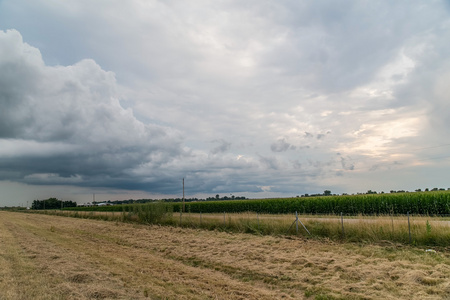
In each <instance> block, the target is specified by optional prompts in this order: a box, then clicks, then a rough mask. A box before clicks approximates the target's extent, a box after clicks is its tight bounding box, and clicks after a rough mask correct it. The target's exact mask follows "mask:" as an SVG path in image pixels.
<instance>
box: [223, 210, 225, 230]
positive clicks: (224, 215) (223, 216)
mask: <svg viewBox="0 0 450 300" xmlns="http://www.w3.org/2000/svg"><path fill="white" fill-rule="evenodd" d="M223 226H224V227H225V212H223Z"/></svg>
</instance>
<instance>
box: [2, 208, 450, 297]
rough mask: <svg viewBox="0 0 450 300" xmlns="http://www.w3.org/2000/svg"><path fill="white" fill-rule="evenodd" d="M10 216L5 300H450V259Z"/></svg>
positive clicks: (389, 247)
mask: <svg viewBox="0 0 450 300" xmlns="http://www.w3.org/2000/svg"><path fill="white" fill-rule="evenodd" d="M437 250H438V251H437V252H436V253H435V252H426V251H425V249H419V248H414V247H409V246H400V245H396V244H392V243H387V244H386V245H383V246H381V245H363V244H340V243H335V242H331V241H326V240H323V241H314V240H304V239H301V238H295V237H294V238H292V237H290V238H285V237H273V236H257V235H250V234H230V233H226V232H217V231H204V230H198V229H186V228H174V227H159V226H145V225H133V224H125V223H120V222H107V221H97V220H86V219H76V218H67V217H58V216H48V215H41V214H23V213H11V212H0V299H2V300H3V299H382V298H384V299H450V254H449V253H448V251H446V250H445V249H437Z"/></svg>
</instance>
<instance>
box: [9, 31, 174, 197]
mask: <svg viewBox="0 0 450 300" xmlns="http://www.w3.org/2000/svg"><path fill="white" fill-rule="evenodd" d="M0 69H1V70H2V72H1V73H0V88H1V89H0V103H1V104H2V109H1V110H0V128H1V129H0V142H1V143H2V145H3V150H0V152H2V153H1V154H2V156H0V167H1V169H2V170H3V172H2V175H1V176H2V177H1V178H0V179H4V180H7V179H11V177H14V178H15V180H18V181H22V182H26V183H31V184H60V183H71V184H75V185H80V186H91V185H98V186H111V185H114V186H115V187H116V188H127V189H128V188H130V187H141V188H144V186H145V185H144V184H143V183H142V181H143V179H142V178H139V177H134V178H130V176H129V174H128V173H127V172H128V170H131V169H133V168H135V167H137V166H139V165H141V164H144V163H147V164H148V163H151V165H152V167H157V166H158V165H161V164H165V163H167V162H169V161H170V160H172V159H173V158H174V157H176V156H178V155H180V154H181V152H182V151H181V148H180V143H181V139H180V137H179V135H178V134H177V133H176V132H175V131H173V130H171V129H169V128H165V127H161V126H157V125H152V124H143V123H141V122H139V121H138V120H136V118H135V117H134V116H133V113H132V111H130V110H126V109H124V108H123V107H122V106H121V105H120V102H119V99H118V95H117V92H116V82H115V78H114V74H112V73H110V72H105V71H104V70H102V69H101V68H100V67H99V66H98V65H97V64H96V63H95V62H94V61H91V60H84V61H81V62H79V63H77V64H75V65H73V66H69V67H61V66H57V67H49V66H46V65H45V64H44V63H43V61H42V58H41V56H40V53H39V51H38V50H37V49H35V48H33V47H31V46H29V45H27V44H25V43H23V41H22V37H21V35H20V34H19V33H18V32H17V31H13V30H11V31H6V32H1V31H0ZM4 70H5V72H3V71H4ZM11 141H17V142H16V143H15V144H14V145H11V143H10V142H11ZM26 141H29V143H28V144H26V143H25V142H26ZM30 143H32V146H33V148H32V149H24V147H26V146H30V145H31V144H30ZM7 146H8V147H9V148H7ZM61 146H64V149H63V150H61V149H59V148H61Z"/></svg>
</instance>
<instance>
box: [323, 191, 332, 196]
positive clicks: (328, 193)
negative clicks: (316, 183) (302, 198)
mask: <svg viewBox="0 0 450 300" xmlns="http://www.w3.org/2000/svg"><path fill="white" fill-rule="evenodd" d="M323 195H324V196H330V195H331V191H329V190H325V191H324V192H323Z"/></svg>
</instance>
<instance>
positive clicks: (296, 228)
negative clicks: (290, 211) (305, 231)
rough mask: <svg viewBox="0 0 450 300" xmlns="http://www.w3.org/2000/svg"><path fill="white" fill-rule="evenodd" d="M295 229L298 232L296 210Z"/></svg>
mask: <svg viewBox="0 0 450 300" xmlns="http://www.w3.org/2000/svg"><path fill="white" fill-rule="evenodd" d="M295 230H296V232H297V234H298V214H297V211H295Z"/></svg>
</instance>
